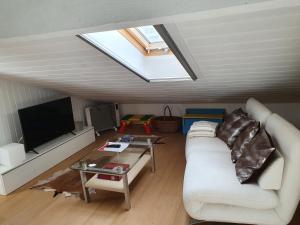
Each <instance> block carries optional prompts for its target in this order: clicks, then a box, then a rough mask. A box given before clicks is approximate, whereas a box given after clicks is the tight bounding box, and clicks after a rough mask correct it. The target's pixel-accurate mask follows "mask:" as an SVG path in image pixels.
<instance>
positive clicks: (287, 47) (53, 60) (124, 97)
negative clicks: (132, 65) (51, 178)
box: [0, 6, 300, 103]
mask: <svg viewBox="0 0 300 225" xmlns="http://www.w3.org/2000/svg"><path fill="white" fill-rule="evenodd" d="M171 25H172V27H173V28H175V29H176V31H177V32H176V33H173V35H176V39H179V38H180V39H181V40H182V41H183V43H184V45H185V47H186V49H187V50H188V52H189V53H188V54H189V55H190V56H192V58H193V60H194V62H196V64H197V66H198V68H199V70H200V72H199V73H198V74H197V76H198V79H197V80H196V81H185V82H167V83H166V82H162V83H147V82H145V81H144V80H142V79H140V78H139V77H137V76H136V75H134V74H132V73H131V72H130V71H128V70H127V69H125V68H123V67H122V66H120V65H119V64H117V63H116V62H114V61H113V60H111V59H110V58H108V57H107V56H105V55H103V54H102V53H101V52H99V51H98V50H96V49H94V48H92V47H91V46H90V45H88V44H86V43H85V42H83V41H82V40H80V39H79V38H77V37H76V36H74V35H65V36H58V37H47V36H45V37H43V38H40V39H35V40H26V41H24V40H18V41H12V42H0V78H1V77H3V78H6V79H15V80H20V81H23V82H29V83H31V84H35V85H38V86H43V87H49V88H52V89H56V90H59V91H64V92H66V93H69V94H74V95H77V96H82V97H85V98H89V99H97V100H101V101H115V102H120V103H122V102H124V103H131V102H132V103H135V102H142V103H147V102H149V103H150V102H151V103H153V102H174V103H175V102H180V103H182V102H242V101H245V99H246V98H248V97H250V96H254V97H256V98H258V99H260V100H262V101H264V102H299V101H300V6H293V7H282V8H278V7H277V8H274V9H266V10H262V11H254V12H247V13H242V14H239V13H236V14H233V15H226V16H221V17H212V18H206V19H203V18H201V16H199V18H197V16H193V17H191V18H190V19H186V20H183V21H182V22H175V23H173V24H171ZM171 31H172V30H170V33H171V35H172V32H171ZM174 38H175V37H174Z"/></svg>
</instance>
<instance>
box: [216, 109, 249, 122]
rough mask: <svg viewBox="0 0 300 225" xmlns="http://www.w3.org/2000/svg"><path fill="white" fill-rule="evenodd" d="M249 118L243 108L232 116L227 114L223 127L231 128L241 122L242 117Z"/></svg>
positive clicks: (233, 112)
mask: <svg viewBox="0 0 300 225" xmlns="http://www.w3.org/2000/svg"><path fill="white" fill-rule="evenodd" d="M243 116H247V113H245V112H244V111H243V110H242V109H241V108H239V109H236V110H234V111H232V112H231V113H230V114H226V115H225V117H224V122H223V123H222V125H221V126H225V127H226V126H231V124H232V123H234V122H235V121H237V120H239V119H240V118H241V117H243Z"/></svg>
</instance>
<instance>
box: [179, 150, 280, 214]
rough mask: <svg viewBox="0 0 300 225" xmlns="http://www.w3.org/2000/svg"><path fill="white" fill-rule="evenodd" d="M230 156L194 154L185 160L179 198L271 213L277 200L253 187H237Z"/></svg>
mask: <svg viewBox="0 0 300 225" xmlns="http://www.w3.org/2000/svg"><path fill="white" fill-rule="evenodd" d="M230 157H231V156H230V152H221V151H197V152H196V151H194V152H191V153H190V155H189V156H188V161H187V165H186V170H185V176H184V187H183V198H184V201H185V204H186V203H187V202H189V201H192V202H195V201H197V202H199V204H201V203H216V204H226V205H232V206H242V207H248V208H254V209H272V208H275V207H276V206H277V204H278V197H277V195H276V194H275V192H274V191H272V190H263V189H261V188H260V187H259V186H258V185H257V184H240V183H239V181H238V179H237V178H236V175H235V169H234V164H232V162H231V158H230Z"/></svg>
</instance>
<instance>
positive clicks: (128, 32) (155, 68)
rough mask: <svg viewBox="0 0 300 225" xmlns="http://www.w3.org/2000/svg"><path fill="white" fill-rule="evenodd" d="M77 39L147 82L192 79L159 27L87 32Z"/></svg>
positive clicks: (184, 63)
mask: <svg viewBox="0 0 300 225" xmlns="http://www.w3.org/2000/svg"><path fill="white" fill-rule="evenodd" d="M158 28H159V30H158ZM162 36H163V37H162ZM79 37H80V38H81V39H83V40H85V41H86V42H88V43H89V44H90V45H92V46H93V47H95V48H97V49H98V50H100V51H101V52H103V53H104V54H106V55H108V56H109V57H111V58H112V59H114V60H115V61H117V62H118V63H119V64H121V65H123V66H124V67H126V68H127V69H129V70H130V71H132V72H133V73H135V74H136V75H138V76H139V77H141V78H142V79H144V80H146V81H148V82H159V81H160V82H162V81H187V80H195V79H196V76H195V74H194V73H193V71H192V70H191V68H190V67H189V65H188V64H187V62H186V60H185V59H184V58H183V56H182V54H181V53H180V52H179V49H178V48H177V46H176V45H175V43H174V42H173V41H172V39H171V37H170V36H169V34H168V33H167V31H166V30H165V28H164V27H163V26H162V25H158V26H155V27H154V26H142V27H134V28H127V29H121V30H112V31H104V32H95V33H87V34H82V35H79ZM165 40H168V44H167V43H166V41H165ZM169 45H170V46H169ZM187 71H188V72H187Z"/></svg>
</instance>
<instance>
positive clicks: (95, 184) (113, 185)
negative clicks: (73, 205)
mask: <svg viewBox="0 0 300 225" xmlns="http://www.w3.org/2000/svg"><path fill="white" fill-rule="evenodd" d="M151 158H152V157H151V155H150V154H144V155H143V156H142V157H141V158H140V159H139V161H138V162H137V163H136V164H135V165H134V167H133V168H131V169H130V170H129V172H128V173H127V174H124V175H122V179H121V180H119V181H112V180H105V179H99V178H98V174H96V175H94V176H93V177H92V178H91V179H89V180H88V181H86V182H85V183H84V186H85V188H84V192H85V193H84V195H85V196H84V197H85V201H86V202H88V201H89V196H88V190H87V188H95V189H100V190H107V191H114V192H121V193H124V195H125V203H126V208H127V209H130V208H131V203H130V195H129V185H130V184H131V182H132V181H133V180H134V178H135V177H136V176H137V175H138V174H139V172H140V171H141V170H142V169H143V168H144V167H145V165H146V164H147V163H148V162H149V161H151ZM152 171H153V172H154V170H153V168H152ZM81 172H82V171H81ZM81 175H82V176H84V174H82V173H81ZM83 180H84V179H83Z"/></svg>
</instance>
